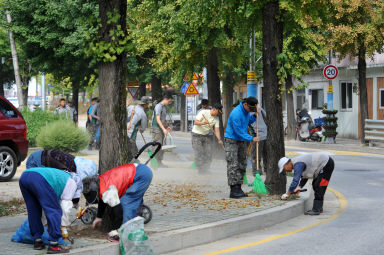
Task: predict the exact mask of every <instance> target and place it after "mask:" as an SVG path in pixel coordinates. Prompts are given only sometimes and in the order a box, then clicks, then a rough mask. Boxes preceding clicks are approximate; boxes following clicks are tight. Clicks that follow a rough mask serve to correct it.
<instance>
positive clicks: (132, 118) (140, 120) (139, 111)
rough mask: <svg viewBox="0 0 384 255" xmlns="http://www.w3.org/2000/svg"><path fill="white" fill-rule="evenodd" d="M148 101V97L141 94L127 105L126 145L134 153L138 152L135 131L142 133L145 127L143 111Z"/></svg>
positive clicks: (146, 121)
mask: <svg viewBox="0 0 384 255" xmlns="http://www.w3.org/2000/svg"><path fill="white" fill-rule="evenodd" d="M149 103H150V98H149V97H147V96H143V97H142V98H141V99H140V100H138V101H136V102H134V104H135V105H130V106H129V107H127V114H128V118H129V119H128V125H127V132H128V145H129V147H130V148H131V149H132V151H133V154H132V155H135V154H136V153H137V152H138V148H137V145H136V138H137V132H139V131H140V132H141V133H143V132H144V131H145V129H146V128H147V124H148V117H147V114H146V113H145V110H146V109H148V105H149Z"/></svg>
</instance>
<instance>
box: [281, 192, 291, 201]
mask: <svg viewBox="0 0 384 255" xmlns="http://www.w3.org/2000/svg"><path fill="white" fill-rule="evenodd" d="M288 197H289V195H288V194H287V193H285V194H283V195H281V200H287V199H288Z"/></svg>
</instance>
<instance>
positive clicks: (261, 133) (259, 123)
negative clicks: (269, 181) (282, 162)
mask: <svg viewBox="0 0 384 255" xmlns="http://www.w3.org/2000/svg"><path fill="white" fill-rule="evenodd" d="M256 115H257V117H256V121H255V122H253V123H252V124H251V125H249V127H250V131H251V134H252V135H253V136H256V135H257V136H258V137H259V139H260V141H259V143H252V146H251V152H250V154H251V161H252V174H253V176H256V174H257V171H260V174H262V170H261V168H260V169H258V167H257V166H258V165H259V166H260V165H261V164H260V163H261V160H263V168H264V172H265V170H266V169H265V165H266V155H265V152H266V144H267V143H266V142H267V134H268V128H267V124H266V122H265V120H266V118H267V113H266V112H265V110H264V109H263V108H261V107H258V108H257V111H256ZM257 119H258V120H257ZM257 146H259V148H258V152H259V162H257V157H256V152H257V149H256V147H257ZM257 163H259V164H257Z"/></svg>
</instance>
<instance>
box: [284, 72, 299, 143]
mask: <svg viewBox="0 0 384 255" xmlns="http://www.w3.org/2000/svg"><path fill="white" fill-rule="evenodd" d="M285 97H286V99H287V139H288V140H293V139H295V138H296V120H295V106H294V105H293V81H292V75H291V74H288V75H287V78H286V92H285Z"/></svg>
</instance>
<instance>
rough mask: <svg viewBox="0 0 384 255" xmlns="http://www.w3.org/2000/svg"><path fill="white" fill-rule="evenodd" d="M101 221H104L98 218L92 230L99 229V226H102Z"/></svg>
mask: <svg viewBox="0 0 384 255" xmlns="http://www.w3.org/2000/svg"><path fill="white" fill-rule="evenodd" d="M101 221H102V219H101V218H96V219H95V220H94V221H93V223H92V228H97V227H98V226H100V225H101Z"/></svg>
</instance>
